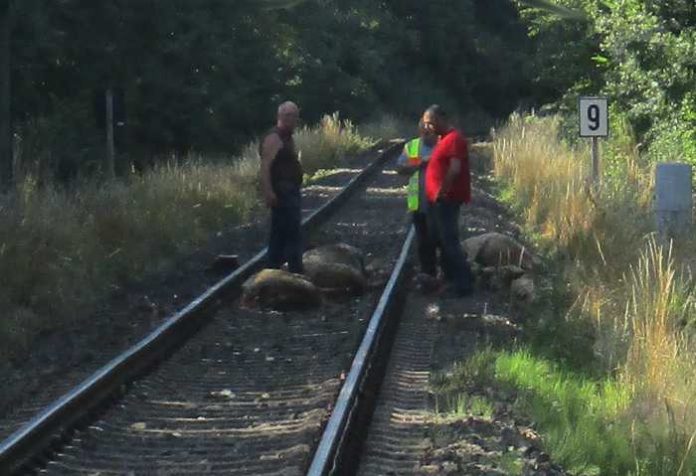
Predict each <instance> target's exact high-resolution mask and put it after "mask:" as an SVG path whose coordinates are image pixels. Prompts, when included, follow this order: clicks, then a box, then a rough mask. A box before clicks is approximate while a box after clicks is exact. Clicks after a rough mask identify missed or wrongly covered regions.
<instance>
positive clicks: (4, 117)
mask: <svg viewBox="0 0 696 476" xmlns="http://www.w3.org/2000/svg"><path fill="white" fill-rule="evenodd" d="M11 25H12V23H11V18H10V0H0V182H1V183H2V185H3V186H9V185H11V184H12V181H13V179H14V178H13V171H14V164H13V163H12V109H11V98H12V95H11V84H10V80H11V78H10V55H11V48H10V38H11V34H10V30H11Z"/></svg>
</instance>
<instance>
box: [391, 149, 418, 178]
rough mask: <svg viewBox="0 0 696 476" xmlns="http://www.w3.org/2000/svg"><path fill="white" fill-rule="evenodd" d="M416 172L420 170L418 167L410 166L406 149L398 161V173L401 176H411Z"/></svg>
mask: <svg viewBox="0 0 696 476" xmlns="http://www.w3.org/2000/svg"><path fill="white" fill-rule="evenodd" d="M416 170H418V166H416V165H411V164H409V160H408V155H407V154H406V148H404V150H403V152H401V155H400V156H399V158H398V159H397V160H396V172H397V173H398V174H400V175H411V174H412V173H414V172H415V171H416Z"/></svg>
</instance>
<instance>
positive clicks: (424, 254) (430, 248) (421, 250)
mask: <svg viewBox="0 0 696 476" xmlns="http://www.w3.org/2000/svg"><path fill="white" fill-rule="evenodd" d="M413 226H414V227H415V229H416V241H417V244H418V260H419V261H420V267H421V272H422V273H425V274H429V275H430V276H433V277H435V276H437V244H436V242H435V240H434V239H433V234H432V233H430V230H429V227H428V215H427V214H426V213H424V212H414V213H413Z"/></svg>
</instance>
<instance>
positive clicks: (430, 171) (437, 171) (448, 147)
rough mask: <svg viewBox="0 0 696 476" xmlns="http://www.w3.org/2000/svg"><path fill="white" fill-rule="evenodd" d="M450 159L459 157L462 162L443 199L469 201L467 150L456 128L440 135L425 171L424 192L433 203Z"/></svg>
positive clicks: (469, 185) (464, 141) (443, 179)
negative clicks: (459, 170)
mask: <svg viewBox="0 0 696 476" xmlns="http://www.w3.org/2000/svg"><path fill="white" fill-rule="evenodd" d="M452 159H459V160H460V161H461V163H462V168H461V173H460V174H459V176H458V177H457V178H456V179H455V181H454V183H453V184H452V187H451V188H450V190H449V192H448V193H447V195H445V200H448V201H452V202H459V203H461V202H464V203H469V202H471V180H470V177H469V152H468V148H467V143H466V139H465V138H464V136H462V134H460V133H459V132H458V131H457V130H456V129H450V131H449V132H447V133H446V134H444V135H443V136H442V137H440V141H439V142H438V143H437V145H436V146H435V150H433V153H432V155H431V156H430V162H429V163H428V168H427V169H426V172H425V194H426V196H427V197H428V201H429V202H431V203H434V202H435V201H436V200H437V195H438V193H439V192H440V187H442V184H443V183H444V181H445V176H446V175H447V170H449V166H450V162H452Z"/></svg>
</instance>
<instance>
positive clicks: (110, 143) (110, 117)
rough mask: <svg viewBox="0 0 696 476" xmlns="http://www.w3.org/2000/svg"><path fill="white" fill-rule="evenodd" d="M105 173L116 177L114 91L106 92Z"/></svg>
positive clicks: (108, 90)
mask: <svg viewBox="0 0 696 476" xmlns="http://www.w3.org/2000/svg"><path fill="white" fill-rule="evenodd" d="M106 173H107V174H108V176H109V178H114V177H115V176H116V146H115V144H114V91H113V89H111V88H109V89H107V90H106Z"/></svg>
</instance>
